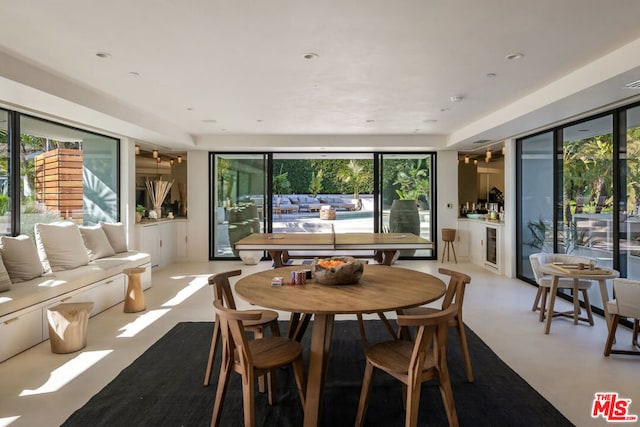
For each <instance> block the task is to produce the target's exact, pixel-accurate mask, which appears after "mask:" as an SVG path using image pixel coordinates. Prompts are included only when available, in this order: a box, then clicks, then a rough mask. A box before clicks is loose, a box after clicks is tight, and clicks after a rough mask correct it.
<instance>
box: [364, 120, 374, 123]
mask: <svg viewBox="0 0 640 427" xmlns="http://www.w3.org/2000/svg"><path fill="white" fill-rule="evenodd" d="M365 122H367V123H373V122H375V120H373V119H367V120H365Z"/></svg>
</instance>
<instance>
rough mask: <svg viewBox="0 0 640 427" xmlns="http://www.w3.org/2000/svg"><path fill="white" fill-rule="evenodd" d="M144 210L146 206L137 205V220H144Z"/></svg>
mask: <svg viewBox="0 0 640 427" xmlns="http://www.w3.org/2000/svg"><path fill="white" fill-rule="evenodd" d="M144 211H145V209H144V206H142V205H136V222H140V221H142V217H143V215H144Z"/></svg>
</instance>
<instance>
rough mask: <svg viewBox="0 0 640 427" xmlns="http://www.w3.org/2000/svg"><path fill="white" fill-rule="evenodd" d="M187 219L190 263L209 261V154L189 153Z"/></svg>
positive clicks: (204, 152) (205, 152)
mask: <svg viewBox="0 0 640 427" xmlns="http://www.w3.org/2000/svg"><path fill="white" fill-rule="evenodd" d="M187 217H188V218H189V222H188V227H187V228H188V233H187V242H188V246H189V250H188V251H187V252H188V258H187V259H188V260H189V261H194V262H195V261H207V260H208V259H209V234H210V231H209V153H208V152H207V151H189V152H188V153H187Z"/></svg>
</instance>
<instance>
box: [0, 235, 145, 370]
mask: <svg viewBox="0 0 640 427" xmlns="http://www.w3.org/2000/svg"><path fill="white" fill-rule="evenodd" d="M2 250H3V251H4V250H5V248H4V247H3V249H2ZM85 250H87V249H86V248H85ZM3 254H4V255H7V254H6V253H5V252H3ZM43 264H44V262H43ZM134 267H142V268H144V269H145V272H144V273H143V275H142V280H141V281H142V286H143V289H148V288H149V287H151V262H150V257H149V255H148V254H145V253H142V252H137V251H123V252H119V253H116V254H114V255H110V256H105V257H102V258H99V259H95V260H92V261H89V262H88V263H87V264H86V265H82V266H78V267H75V268H71V269H66V270H62V271H53V272H52V271H48V272H46V273H44V274H43V275H41V276H39V277H36V278H33V279H31V280H27V281H21V282H16V283H12V285H11V287H10V289H9V290H6V291H3V292H0V343H2V344H1V345H0V361H3V360H6V359H8V358H10V357H12V356H14V355H16V354H18V353H20V352H22V351H24V350H26V349H28V348H30V347H32V346H34V345H36V344H39V343H40V342H42V341H45V340H47V339H48V338H49V330H48V322H47V308H50V307H53V306H55V305H58V304H60V303H63V302H93V303H94V305H93V309H92V311H91V316H94V315H96V314H98V313H100V312H102V311H104V310H106V309H107V308H109V307H112V306H114V305H116V304H118V303H120V302H122V301H123V300H124V297H125V293H126V276H125V274H124V273H123V270H124V269H127V268H134ZM43 270H44V268H43Z"/></svg>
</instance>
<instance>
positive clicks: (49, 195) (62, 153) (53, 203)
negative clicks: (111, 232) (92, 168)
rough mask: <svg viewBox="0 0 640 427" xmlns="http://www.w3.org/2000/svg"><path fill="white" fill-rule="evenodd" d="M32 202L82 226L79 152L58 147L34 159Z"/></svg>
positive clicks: (80, 156) (80, 157)
mask: <svg viewBox="0 0 640 427" xmlns="http://www.w3.org/2000/svg"><path fill="white" fill-rule="evenodd" d="M35 169H36V189H35V190H36V200H37V201H39V202H41V203H44V204H45V205H46V206H47V208H48V209H52V210H57V211H60V215H61V216H62V217H63V218H67V219H73V220H74V221H75V222H76V223H78V224H82V150H73V149H65V148H58V149H55V150H50V151H47V152H46V153H42V154H40V155H38V156H36V158H35Z"/></svg>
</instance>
